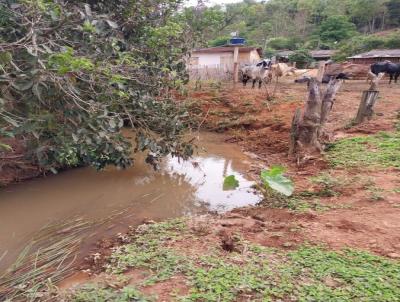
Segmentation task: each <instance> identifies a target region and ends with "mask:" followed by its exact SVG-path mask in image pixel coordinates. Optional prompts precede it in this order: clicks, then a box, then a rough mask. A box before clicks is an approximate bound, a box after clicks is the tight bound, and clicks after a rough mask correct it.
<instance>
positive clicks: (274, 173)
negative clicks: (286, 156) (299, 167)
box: [260, 166, 294, 196]
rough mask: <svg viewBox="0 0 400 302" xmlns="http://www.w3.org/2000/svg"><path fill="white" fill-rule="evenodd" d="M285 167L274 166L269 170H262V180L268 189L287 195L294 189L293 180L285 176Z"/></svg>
mask: <svg viewBox="0 0 400 302" xmlns="http://www.w3.org/2000/svg"><path fill="white" fill-rule="evenodd" d="M284 172H285V168H283V167H281V166H272V167H271V168H270V169H269V170H263V171H261V175H260V177H261V180H262V182H263V184H264V187H265V188H266V189H267V190H270V189H272V190H275V191H277V192H279V193H281V194H283V195H285V196H291V195H292V194H293V191H294V185H293V182H292V180H290V179H289V178H287V177H285V176H284V175H283V173H284Z"/></svg>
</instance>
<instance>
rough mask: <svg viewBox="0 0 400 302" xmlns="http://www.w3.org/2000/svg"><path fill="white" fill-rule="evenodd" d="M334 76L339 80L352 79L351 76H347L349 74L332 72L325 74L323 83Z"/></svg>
mask: <svg viewBox="0 0 400 302" xmlns="http://www.w3.org/2000/svg"><path fill="white" fill-rule="evenodd" d="M332 78H334V79H339V80H350V78H349V77H348V76H347V74H345V73H343V72H340V73H338V74H336V75H334V74H332V75H328V74H324V76H323V77H322V83H325V84H327V83H329V82H330V80H331V79H332Z"/></svg>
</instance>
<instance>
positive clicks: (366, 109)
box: [354, 72, 385, 125]
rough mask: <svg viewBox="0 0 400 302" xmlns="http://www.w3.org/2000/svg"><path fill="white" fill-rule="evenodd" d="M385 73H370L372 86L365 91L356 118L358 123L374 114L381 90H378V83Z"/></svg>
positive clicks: (355, 121)
mask: <svg viewBox="0 0 400 302" xmlns="http://www.w3.org/2000/svg"><path fill="white" fill-rule="evenodd" d="M384 75H385V74H384V73H380V74H379V75H378V76H376V75H375V74H373V73H372V72H369V73H368V78H370V79H371V86H370V87H369V89H368V90H365V91H363V94H362V97H361V102H360V106H359V107H358V112H357V116H356V118H355V120H354V123H355V124H356V125H358V124H361V123H363V122H364V121H365V119H368V120H370V119H371V118H372V116H373V114H374V106H375V103H376V100H377V99H378V95H379V91H378V90H377V89H378V84H379V81H380V80H381V79H382V78H383V76H384Z"/></svg>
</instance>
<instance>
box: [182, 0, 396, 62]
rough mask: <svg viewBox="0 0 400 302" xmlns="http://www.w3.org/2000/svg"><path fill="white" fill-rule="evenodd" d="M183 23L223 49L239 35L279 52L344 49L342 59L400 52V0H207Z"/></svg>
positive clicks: (268, 51) (201, 40)
mask: <svg viewBox="0 0 400 302" xmlns="http://www.w3.org/2000/svg"><path fill="white" fill-rule="evenodd" d="M182 18H183V19H184V20H186V22H187V24H188V25H189V27H190V28H191V30H192V34H193V35H194V36H196V37H197V38H198V39H196V41H197V43H198V44H197V45H201V46H218V45H223V44H225V43H226V41H227V40H228V39H229V38H230V33H231V32H239V34H240V36H241V37H243V38H246V40H247V43H248V44H249V45H254V46H260V47H263V48H264V50H265V52H266V54H271V53H274V52H276V51H277V50H282V49H287V50H299V49H339V50H340V52H339V53H340V54H339V55H338V58H340V59H342V58H343V57H345V56H346V55H348V54H351V53H352V52H354V51H359V50H368V49H371V47H379V48H382V47H385V48H397V47H400V46H399V44H400V32H394V33H392V34H389V35H387V36H379V35H374V34H375V33H378V32H381V31H384V30H389V29H394V28H398V27H400V0H269V1H262V2H257V1H254V0H244V1H243V2H240V3H234V4H227V5H226V6H224V7H223V6H220V5H216V6H213V7H206V6H205V5H204V4H203V3H202V2H201V1H200V2H199V5H197V6H196V7H189V8H186V9H185V10H184V12H183V13H182Z"/></svg>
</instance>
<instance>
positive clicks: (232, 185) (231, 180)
mask: <svg viewBox="0 0 400 302" xmlns="http://www.w3.org/2000/svg"><path fill="white" fill-rule="evenodd" d="M237 187H239V181H238V180H237V179H236V178H235V175H229V176H226V177H225V179H224V184H223V185H222V189H223V190H224V191H229V190H235V189H236V188H237Z"/></svg>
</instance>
